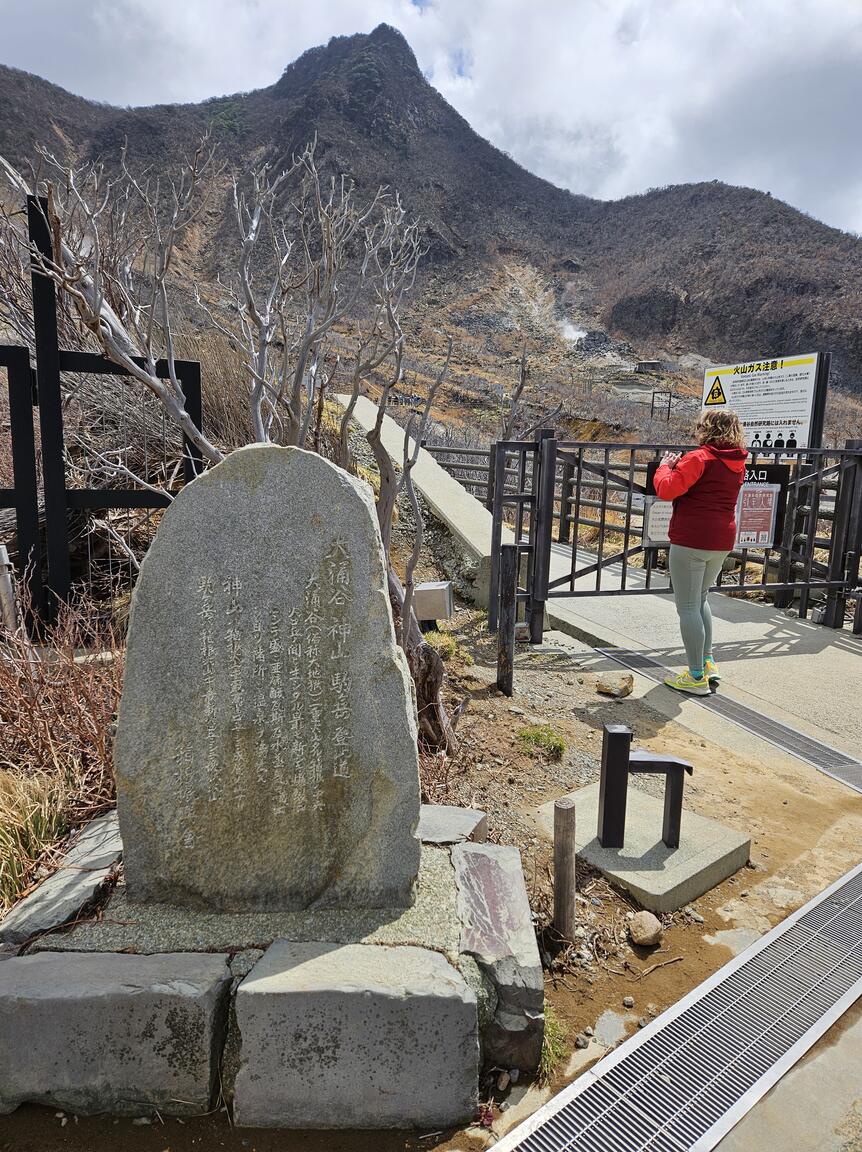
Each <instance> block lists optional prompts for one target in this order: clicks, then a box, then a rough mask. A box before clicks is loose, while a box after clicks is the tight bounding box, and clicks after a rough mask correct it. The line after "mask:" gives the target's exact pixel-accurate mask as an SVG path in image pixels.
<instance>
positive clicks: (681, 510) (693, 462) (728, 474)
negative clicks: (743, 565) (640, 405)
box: [653, 444, 748, 552]
mask: <svg viewBox="0 0 862 1152" xmlns="http://www.w3.org/2000/svg"><path fill="white" fill-rule="evenodd" d="M747 459H748V452H747V451H746V450H745V449H744V448H737V447H735V446H732V445H720V444H704V445H703V446H702V447H701V448H695V450H694V451H693V452H687V453H686V454H685V456H683V458H682V459H681V460H680V462H679V463H678V464H677V466H676V467H675V468H669V467H668V466H667V465H666V464H662V465H661V467H660V468H659V469H658V471H657V472H656V474H655V479H654V481H653V483H654V485H655V491H656V495H657V496H658V498H659V499H660V500H672V501H673V516H672V517H671V521H670V532H669V536H670V541H671V544H680V545H682V547H684V548H698V549H703V550H704V551H708V552H729V551H730V550H731V549H732V548H733V546H734V544H735V543H736V502H737V500H738V498H739V490H740V488H741V487H742V484H743V482H744V480H745V462H746V460H747Z"/></svg>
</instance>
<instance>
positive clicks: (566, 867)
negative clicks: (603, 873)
mask: <svg viewBox="0 0 862 1152" xmlns="http://www.w3.org/2000/svg"><path fill="white" fill-rule="evenodd" d="M576 859H577V858H576V855H575V799H574V797H573V796H564V797H563V798H562V800H557V801H556V803H555V804H554V927H555V928H556V930H557V931H558V932H559V934H560V935H561V936H562V937H564V938H565V939H566V940H574V938H575V864H576Z"/></svg>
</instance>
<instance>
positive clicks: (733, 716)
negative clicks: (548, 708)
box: [596, 648, 862, 792]
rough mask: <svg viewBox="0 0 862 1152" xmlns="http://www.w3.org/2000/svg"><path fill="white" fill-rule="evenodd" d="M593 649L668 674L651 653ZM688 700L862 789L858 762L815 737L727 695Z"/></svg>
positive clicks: (658, 675) (660, 676) (659, 677)
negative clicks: (647, 654)
mask: <svg viewBox="0 0 862 1152" xmlns="http://www.w3.org/2000/svg"><path fill="white" fill-rule="evenodd" d="M596 651H597V652H600V653H601V654H602V655H603V656H607V657H608V658H609V659H611V660H614V661H615V662H616V663H617V664H622V665H623V666H624V667H626V668H631V669H632V671H634V672H642V673H643V674H644V675H645V676H649V678H650V679H651V680H655V681H657V682H658V683H661V682H662V681H663V680H664V678H665V676H667V675H669V670H668V669H667V668H665V667H664V665H663V664H660V663H659V662H658V661H657V660H653V659H652V657H651V656H645V655H644V654H643V653H642V652H629V651H627V650H626V649H623V648H597V649H596ZM689 699H691V700H694V701H695V703H696V704H700V705H701V706H702V707H704V708H708V709H709V710H710V711H712V712H715V713H716V714H717V715H719V716H721V717H722V718H723V719H725V720H730V721H731V723H733V724H737V725H738V726H739V727H740V728H744V729H745V730H746V732H751V733H752V734H753V735H755V736H759V737H760V738H761V739H762V740H766V741H767V742H768V743H769V744H774V745H775V746H776V748H781V749H782V751H784V752H789V753H790V754H791V755H792V756H796V757H797V758H798V759H799V760H804V761H805V762H806V763H807V764H811V765H813V767H815V768H817V769H819V770H820V771H821V772H824V773H825V774H826V775H827V776H831V777H832V778H833V779H835V780H840V781H841V783H842V784H846V785H847V786H848V787H849V788H853V789H855V790H856V791H857V792H862V763H860V761H859V760H854V759H853V757H852V756H848V755H846V753H844V752H839V751H838V749H837V748H830V746H829V745H828V744H822V743H821V742H820V741H819V740H815V739H813V738H812V737H811V736H806V735H805V733H804V732H798V731H797V730H796V729H795V728H789V727H788V726H787V725H786V724H780V723H779V722H778V721H777V720H772V719H770V717H768V716H762V715H761V714H760V713H759V712H755V710H754V709H753V708H746V706H745V705H744V704H739V703H737V701H736V700H730V699H728V697H727V696H721V695H719V694H715V695H712V696H691V697H689Z"/></svg>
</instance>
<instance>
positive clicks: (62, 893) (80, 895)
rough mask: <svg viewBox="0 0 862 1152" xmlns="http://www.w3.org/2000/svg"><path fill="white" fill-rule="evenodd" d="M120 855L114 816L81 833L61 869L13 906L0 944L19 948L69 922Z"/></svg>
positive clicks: (108, 815)
mask: <svg viewBox="0 0 862 1152" xmlns="http://www.w3.org/2000/svg"><path fill="white" fill-rule="evenodd" d="M122 852H123V844H122V841H121V840H120V826H119V823H118V821H117V813H116V812H106V813H105V815H104V816H99V817H97V818H96V819H95V820H93V821H92V822H91V823H90V824H88V825H87V827H86V828H85V829H84V830H83V831H82V832H81V834H80V836H79V837H78V839H77V840H76V841H75V843H74V844H73V845H72V847H71V848H70V849H69V851H68V852H67V854H66V858H65V859H64V861H63V863H62V864H61V866H60V867H59V868H58V870H57V871H56V872H54V873H53V874H52V875H50V876H49V877H48V878H47V879H46V880H44V881H43V882H42V883H41V884H40V885H39V887H38V888H37V889H36V891H35V892H31V894H30V895H29V896H27V897H26V898H25V899H24V900H22V901H21V902H20V903H19V904H17V905H16V906H15V907H14V908H13V909H12V911H11V912H10V913H9V915H8V916H7V917H6V918H5V920H3V922H2V924H0V943H3V944H23V943H24V941H25V940H29V939H30V938H31V937H32V936H36V935H37V934H38V933H40V932H50V931H51V930H52V929H53V928H56V927H57V926H58V925H60V924H64V923H65V922H66V921H67V920H71V919H73V918H74V917H75V916H77V914H78V913H79V912H80V910H81V909H82V908H83V907H84V905H85V904H88V903H89V902H90V901H91V900H92V899H93V898H94V897H95V896H96V895H97V894H98V892H99V889H100V888H101V887H102V885H103V884H104V883H105V881H106V880H107V879H108V877H109V876H110V875H111V873H112V872H113V870H114V868H115V867H116V865H117V862H118V861H119V859H120V856H121V855H122Z"/></svg>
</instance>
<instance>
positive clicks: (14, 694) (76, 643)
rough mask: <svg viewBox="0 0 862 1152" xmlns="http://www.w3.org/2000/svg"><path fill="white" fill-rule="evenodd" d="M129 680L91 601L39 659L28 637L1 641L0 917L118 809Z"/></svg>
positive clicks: (75, 610)
mask: <svg viewBox="0 0 862 1152" xmlns="http://www.w3.org/2000/svg"><path fill="white" fill-rule="evenodd" d="M122 677H123V655H122V651H121V649H120V647H119V643H118V640H117V637H116V634H115V633H114V631H113V629H112V628H111V627H110V626H108V625H106V624H105V623H104V622H103V621H102V620H101V619H100V618H99V616H98V614H97V613H96V611H95V609H94V608H93V606H92V605H89V604H86V603H84V602H79V603H78V604H77V605H76V606H74V607H70V608H67V609H65V610H64V611H63V612H62V614H61V616H60V619H59V620H58V622H57V623H56V624H55V625H53V626H52V627H51V628H50V629H48V630H47V633H46V635H45V636H44V637H43V639H42V642H41V643H40V644H39V646H38V648H37V649H35V650H34V649H32V648H31V647H30V645H29V643H28V641H27V640H26V638H25V637H24V636H23V635H18V636H13V637H8V636H7V637H5V638H4V639H3V640H2V641H0V911H3V910H6V909H8V908H9V907H10V905H11V904H13V903H14V902H15V901H16V900H17V899H18V898H20V896H21V895H23V894H24V893H25V892H26V891H27V890H28V889H29V888H30V886H31V885H32V884H33V882H34V879H36V878H37V875H39V874H41V873H40V870H41V869H43V868H44V867H45V866H47V867H48V868H49V869H50V866H51V858H52V853H53V850H54V849H55V847H56V845H57V843H58V841H59V840H60V839H61V838H62V837H63V836H65V835H66V834H67V832H68V831H70V830H71V829H73V828H75V827H77V826H79V825H81V824H83V823H85V822H86V821H88V820H90V819H92V818H93V817H94V816H97V815H98V814H99V813H101V812H104V811H105V810H106V809H108V808H110V807H111V806H112V805H113V802H114V774H113V765H112V727H113V721H114V715H115V712H116V708H117V705H118V702H119V698H120V690H121V687H122Z"/></svg>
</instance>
